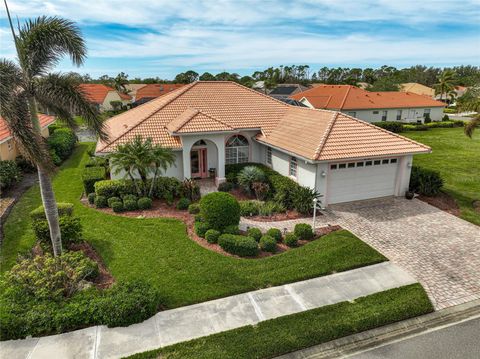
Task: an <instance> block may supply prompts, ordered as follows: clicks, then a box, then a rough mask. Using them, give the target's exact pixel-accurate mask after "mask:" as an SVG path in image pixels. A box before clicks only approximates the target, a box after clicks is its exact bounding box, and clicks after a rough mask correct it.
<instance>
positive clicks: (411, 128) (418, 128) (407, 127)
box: [403, 124, 430, 131]
mask: <svg viewBox="0 0 480 359" xmlns="http://www.w3.org/2000/svg"><path fill="white" fill-rule="evenodd" d="M429 128H430V127H429V126H427V125H423V124H419V125H403V130H404V131H428V129H429Z"/></svg>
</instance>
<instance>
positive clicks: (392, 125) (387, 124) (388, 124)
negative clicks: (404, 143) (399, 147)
mask: <svg viewBox="0 0 480 359" xmlns="http://www.w3.org/2000/svg"><path fill="white" fill-rule="evenodd" d="M372 125H375V126H377V127H380V128H383V129H385V130H387V131H390V132H393V133H400V132H403V124H402V123H400V122H395V121H382V122H372Z"/></svg>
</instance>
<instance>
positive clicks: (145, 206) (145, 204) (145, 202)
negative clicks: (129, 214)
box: [137, 197, 152, 209]
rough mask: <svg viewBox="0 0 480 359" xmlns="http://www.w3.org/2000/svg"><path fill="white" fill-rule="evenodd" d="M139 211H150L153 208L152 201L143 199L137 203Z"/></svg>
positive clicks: (146, 198)
mask: <svg viewBox="0 0 480 359" xmlns="http://www.w3.org/2000/svg"><path fill="white" fill-rule="evenodd" d="M137 205H138V208H139V209H150V208H152V199H151V198H148V197H142V198H140V199H139V200H138V201H137Z"/></svg>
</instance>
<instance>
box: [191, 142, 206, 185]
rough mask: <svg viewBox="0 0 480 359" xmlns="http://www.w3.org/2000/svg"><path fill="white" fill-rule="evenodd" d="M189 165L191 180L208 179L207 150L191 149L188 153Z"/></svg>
mask: <svg viewBox="0 0 480 359" xmlns="http://www.w3.org/2000/svg"><path fill="white" fill-rule="evenodd" d="M190 165H191V172H192V178H205V177H208V168H207V149H206V148H198V149H192V151H191V152H190Z"/></svg>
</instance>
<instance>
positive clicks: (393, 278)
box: [0, 262, 416, 359]
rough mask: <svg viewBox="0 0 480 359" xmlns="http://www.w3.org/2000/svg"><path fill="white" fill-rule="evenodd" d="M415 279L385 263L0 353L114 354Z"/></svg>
mask: <svg viewBox="0 0 480 359" xmlns="http://www.w3.org/2000/svg"><path fill="white" fill-rule="evenodd" d="M415 282H416V281H415V280H414V279H413V278H412V277H411V276H410V275H409V274H407V273H406V272H404V271H403V270H402V269H401V268H399V267H398V266H396V265H394V264H393V263H391V262H384V263H379V264H375V265H371V266H368V267H363V268H358V269H354V270H350V271H346V272H341V273H336V274H332V275H328V276H324V277H319V278H314V279H309V280H305V281H301V282H296V283H291V284H286V285H282V286H278V287H272V288H267V289H261V290H257V291H254V292H248V293H243V294H239V295H235V296H232V297H227V298H222V299H217V300H212V301H209V302H204V303H200V304H195V305H190V306H187V307H181V308H177V309H172V310H167V311H164V312H160V313H157V314H156V315H155V316H153V317H152V318H150V319H148V320H146V321H144V322H143V323H139V324H134V325H131V326H129V327H124V328H107V327H105V326H96V327H90V328H87V329H82V330H76V331H73V332H70V333H65V334H59V335H52V336H48V337H42V338H30V339H22V340H12V341H8V342H0V351H1V353H2V358H3V357H4V358H18V359H21V358H28V359H43V358H45V359H49V358H63V359H69V358H77V359H80V358H91V359H96V358H102V359H103V358H120V357H125V356H129V355H132V354H135V353H139V352H144V351H147V350H152V349H156V348H160V347H163V346H167V345H170V344H174V343H178V342H182V341H186V340H190V339H194V338H198V337H203V336H206V335H210V334H214V333H219V332H223V331H226V330H229V329H234V328H239V327H243V326H246V325H252V324H255V323H258V322H261V321H264V320H267V319H272V318H276V317H280V316H284V315H288V314H293V313H298V312H302V311H305V310H309V309H314V308H319V307H323V306H325V305H329V304H334V303H338V302H343V301H351V300H354V299H355V298H358V297H363V296H366V295H370V294H374V293H377V292H381V291H385V290H388V289H392V288H396V287H401V286H405V285H409V284H412V283H415Z"/></svg>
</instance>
